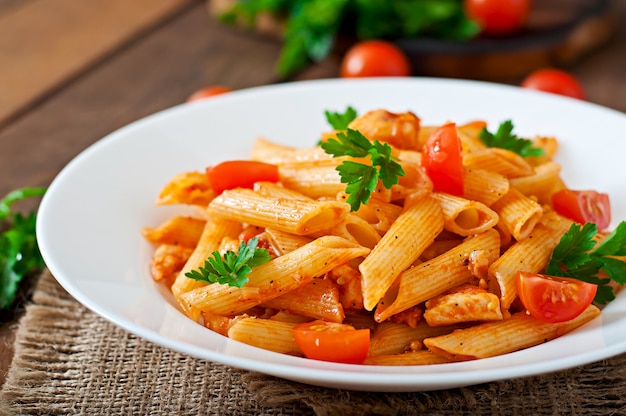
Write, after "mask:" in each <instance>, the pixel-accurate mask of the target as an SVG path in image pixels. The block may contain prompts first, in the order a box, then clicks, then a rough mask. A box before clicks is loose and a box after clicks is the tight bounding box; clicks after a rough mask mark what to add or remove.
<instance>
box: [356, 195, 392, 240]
mask: <svg viewBox="0 0 626 416" xmlns="http://www.w3.org/2000/svg"><path fill="white" fill-rule="evenodd" d="M401 212H402V207H400V206H398V205H395V204H392V203H389V202H383V201H379V200H377V199H370V200H369V202H368V203H367V204H365V205H361V206H360V207H359V209H358V211H356V212H355V214H356V215H358V216H359V217H361V218H363V219H364V220H365V221H367V222H368V223H369V224H371V225H372V227H374V229H375V230H376V231H377V232H378V233H379V234H380V235H383V234H385V233H386V232H387V231H388V230H389V228H390V227H391V224H393V222H394V221H395V220H396V219H397V218H398V217H399V216H400V213H401Z"/></svg>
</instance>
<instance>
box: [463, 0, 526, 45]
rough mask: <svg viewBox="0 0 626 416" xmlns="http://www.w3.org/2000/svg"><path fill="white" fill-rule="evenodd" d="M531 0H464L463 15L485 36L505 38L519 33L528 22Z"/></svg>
mask: <svg viewBox="0 0 626 416" xmlns="http://www.w3.org/2000/svg"><path fill="white" fill-rule="evenodd" d="M531 8H532V1H531V0H465V1H464V9H465V14H466V15H467V16H468V17H469V18H470V19H471V20H473V21H475V22H476V23H478V25H479V26H480V27H481V33H483V34H484V35H486V36H495V37H497V36H506V35H511V34H513V33H515V32H517V31H519V30H520V29H521V28H522V27H523V26H524V25H525V24H526V21H527V20H528V15H529V14H530V9H531Z"/></svg>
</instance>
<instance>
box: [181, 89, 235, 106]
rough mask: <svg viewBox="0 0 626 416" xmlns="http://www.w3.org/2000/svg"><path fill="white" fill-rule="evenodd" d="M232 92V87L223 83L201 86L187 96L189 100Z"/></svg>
mask: <svg viewBox="0 0 626 416" xmlns="http://www.w3.org/2000/svg"><path fill="white" fill-rule="evenodd" d="M228 92H232V89H230V88H228V87H224V86H221V85H212V86H210V87H205V88H201V89H199V90H198V91H196V92H194V93H193V94H191V95H190V96H189V97H187V100H186V101H187V102H191V101H198V100H204V99H205V98H210V97H214V96H216V95H220V94H226V93H228Z"/></svg>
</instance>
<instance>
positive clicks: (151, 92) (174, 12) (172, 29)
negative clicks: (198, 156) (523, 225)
mask: <svg viewBox="0 0 626 416" xmlns="http://www.w3.org/2000/svg"><path fill="white" fill-rule="evenodd" d="M615 3H616V4H615V7H614V9H615V19H616V20H617V21H618V25H617V30H616V33H615V35H614V36H613V38H612V39H611V40H610V41H609V42H608V43H607V44H606V45H604V46H603V47H601V48H600V49H598V50H596V51H594V52H593V53H591V54H589V55H587V56H586V57H585V58H584V59H583V60H581V61H580V62H578V63H576V64H575V65H573V66H571V67H570V68H568V69H569V70H571V72H573V73H574V74H575V75H576V76H577V77H578V78H579V79H580V81H581V82H582V84H583V85H584V87H585V89H586V91H587V94H588V99H589V101H591V102H594V103H597V104H601V105H604V106H607V107H611V108H614V109H617V110H619V111H623V112H626V25H624V23H626V2H623V1H616V2H615ZM620 23H621V24H620ZM280 47H281V45H280V43H279V42H277V41H276V40H274V39H270V38H266V37H261V36H252V35H250V34H248V33H244V32H242V31H240V30H237V29H234V28H231V27H225V26H222V25H220V24H219V23H216V22H215V21H213V20H211V19H210V18H209V16H208V13H207V7H206V3H205V2H204V1H201V0H133V1H128V0H108V1H107V2H85V1H82V0H56V1H54V2H51V1H48V0H0V195H5V194H6V193H7V192H9V191H10V190H12V189H15V188H20V187H24V186H45V185H47V184H49V183H50V182H51V180H52V179H53V178H54V176H55V175H56V174H57V173H58V172H59V171H60V169H61V168H62V167H63V166H65V164H67V163H68V162H69V161H70V160H71V159H72V158H73V157H75V156H76V155H77V154H78V153H80V152H81V151H82V150H83V149H85V148H86V147H87V146H89V145H90V144H92V143H94V142H95V141H97V140H98V139H99V138H101V137H103V136H104V135H106V134H108V133H110V132H112V131H114V130H116V129H118V128H120V127H122V126H124V125H126V124H127V123H129V122H132V121H134V120H137V119H139V118H141V117H143V116H146V115H148V114H151V113H154V112H156V111H158V110H162V109H165V108H167V107H170V106H173V105H176V104H178V103H181V102H182V101H184V100H185V98H186V97H187V96H188V95H189V94H190V93H191V92H193V91H194V90H196V89H198V88H200V87H203V86H206V85H211V84H222V85H227V86H230V87H232V88H235V89H238V88H245V87H251V86H257V85H262V84H268V83H273V82H277V81H279V79H278V77H277V76H276V74H275V72H274V65H275V62H276V60H277V58H278V55H279V52H280ZM337 68H338V58H337V57H336V56H334V57H331V58H328V59H327V60H325V61H324V62H321V63H319V64H316V65H313V66H311V67H310V68H308V69H306V70H305V71H304V72H303V73H301V74H299V75H298V76H296V77H295V78H294V80H298V79H313V78H325V77H335V76H337ZM518 81H519V80H510V82H513V83H514V82H518ZM15 327H16V322H14V321H12V322H8V323H4V324H2V329H1V330H0V357H1V359H0V385H1V384H2V382H3V381H4V374H5V371H6V368H7V366H8V365H9V363H10V359H11V356H12V346H11V343H12V340H13V333H14V329H15Z"/></svg>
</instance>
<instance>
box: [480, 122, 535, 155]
mask: <svg viewBox="0 0 626 416" xmlns="http://www.w3.org/2000/svg"><path fill="white" fill-rule="evenodd" d="M478 137H479V138H480V140H481V141H482V142H483V143H484V144H485V145H486V146H489V147H499V148H501V149H506V150H510V151H512V152H515V153H517V154H518V155H520V156H523V157H534V156H542V155H543V154H544V152H543V149H541V148H539V147H533V142H532V140H528V139H524V138H521V137H518V136H516V135H515V134H513V122H512V121H511V120H506V121H503V122H502V123H500V125H499V126H498V130H496V132H495V133H491V132H490V131H489V130H487V129H486V128H483V129H482V130H481V131H480V133H479V135H478Z"/></svg>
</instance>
